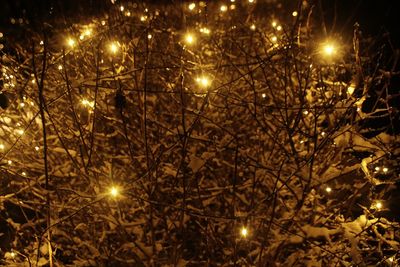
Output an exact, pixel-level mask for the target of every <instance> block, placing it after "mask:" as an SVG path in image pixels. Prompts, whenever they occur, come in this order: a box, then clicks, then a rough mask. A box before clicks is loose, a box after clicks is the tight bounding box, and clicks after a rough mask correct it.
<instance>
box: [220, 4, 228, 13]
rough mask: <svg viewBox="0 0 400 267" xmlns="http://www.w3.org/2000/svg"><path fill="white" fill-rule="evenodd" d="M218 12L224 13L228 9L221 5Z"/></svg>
mask: <svg viewBox="0 0 400 267" xmlns="http://www.w3.org/2000/svg"><path fill="white" fill-rule="evenodd" d="M220 10H221V12H225V11H227V10H228V7H227V6H226V5H222V6H221V7H220Z"/></svg>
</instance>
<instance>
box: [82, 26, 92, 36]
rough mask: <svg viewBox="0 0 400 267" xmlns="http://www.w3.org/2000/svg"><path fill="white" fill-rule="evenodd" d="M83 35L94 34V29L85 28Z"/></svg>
mask: <svg viewBox="0 0 400 267" xmlns="http://www.w3.org/2000/svg"><path fill="white" fill-rule="evenodd" d="M83 35H85V36H90V35H92V29H89V28H88V29H86V30H84V31H83Z"/></svg>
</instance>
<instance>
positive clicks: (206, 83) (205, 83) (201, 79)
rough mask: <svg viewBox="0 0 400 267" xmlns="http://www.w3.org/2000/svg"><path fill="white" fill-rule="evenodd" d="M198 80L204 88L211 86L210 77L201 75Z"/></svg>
mask: <svg viewBox="0 0 400 267" xmlns="http://www.w3.org/2000/svg"><path fill="white" fill-rule="evenodd" d="M196 82H197V83H198V84H199V85H200V86H201V87H203V88H207V87H209V86H210V79H208V77H206V76H201V77H198V78H197V79H196Z"/></svg>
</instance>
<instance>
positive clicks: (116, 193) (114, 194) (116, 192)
mask: <svg viewBox="0 0 400 267" xmlns="http://www.w3.org/2000/svg"><path fill="white" fill-rule="evenodd" d="M108 193H109V194H110V196H112V197H118V196H119V195H120V191H119V189H118V187H116V186H112V187H111V188H110V190H109V191H108Z"/></svg>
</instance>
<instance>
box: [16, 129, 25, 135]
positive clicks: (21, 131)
mask: <svg viewBox="0 0 400 267" xmlns="http://www.w3.org/2000/svg"><path fill="white" fill-rule="evenodd" d="M16 132H17V134H19V135H23V134H24V130H22V129H18V130H16Z"/></svg>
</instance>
